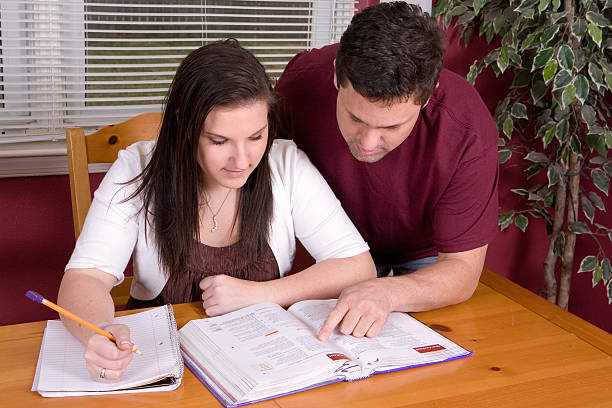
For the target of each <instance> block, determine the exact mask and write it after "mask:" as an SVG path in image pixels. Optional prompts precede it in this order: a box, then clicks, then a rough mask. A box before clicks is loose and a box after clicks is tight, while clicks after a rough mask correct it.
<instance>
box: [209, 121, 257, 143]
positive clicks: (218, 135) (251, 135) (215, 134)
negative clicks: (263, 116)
mask: <svg viewBox="0 0 612 408" xmlns="http://www.w3.org/2000/svg"><path fill="white" fill-rule="evenodd" d="M267 127H268V124H267V123H266V124H265V125H264V126H263V127H261V128H260V129H258V130H257V131H255V132H253V133H251V134H250V135H249V136H248V137H253V136H256V135H257V134H258V133H261V132H262V131H263V130H264V129H265V128H267ZM204 133H205V134H206V135H208V136H214V137H220V138H222V139H228V137H227V136H223V135H220V134H218V133H213V132H204Z"/></svg>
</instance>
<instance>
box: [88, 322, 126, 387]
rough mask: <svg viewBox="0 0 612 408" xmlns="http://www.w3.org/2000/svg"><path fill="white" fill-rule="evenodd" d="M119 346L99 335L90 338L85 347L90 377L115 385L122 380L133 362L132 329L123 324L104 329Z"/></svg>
mask: <svg viewBox="0 0 612 408" xmlns="http://www.w3.org/2000/svg"><path fill="white" fill-rule="evenodd" d="M104 330H106V331H108V332H110V333H111V334H112V335H113V336H115V339H117V344H115V343H113V342H112V341H110V340H109V339H107V338H106V337H104V336H101V335H99V334H94V335H93V336H91V337H90V338H89V340H88V341H87V344H86V346H85V355H84V357H85V363H86V365H87V371H89V375H91V378H93V379H94V380H96V381H99V382H103V383H113V382H117V381H119V380H120V379H121V376H122V375H123V372H124V371H125V369H126V368H127V366H128V364H129V363H130V361H132V354H133V352H132V349H133V347H134V344H133V343H132V342H131V341H130V329H129V328H128V327H127V326H125V325H122V324H113V325H110V326H106V327H104Z"/></svg>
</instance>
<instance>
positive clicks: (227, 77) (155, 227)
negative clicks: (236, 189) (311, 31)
mask: <svg viewBox="0 0 612 408" xmlns="http://www.w3.org/2000/svg"><path fill="white" fill-rule="evenodd" d="M262 100H263V101H265V102H267V103H268V129H269V133H268V142H267V146H266V150H265V153H264V155H263V158H262V159H261V162H260V163H259V165H258V166H257V167H256V168H255V170H254V171H253V172H252V173H251V175H250V176H249V178H248V179H247V181H246V183H245V185H244V186H243V187H242V188H241V189H240V194H239V201H238V209H237V219H238V220H239V223H240V224H239V237H240V238H239V241H238V245H239V248H240V249H241V250H242V251H243V253H244V255H245V256H246V257H247V258H248V259H249V260H255V259H257V258H258V257H260V256H261V255H262V254H263V251H265V250H266V248H267V243H268V231H269V227H270V220H271V217H272V186H271V181H270V166H269V163H268V152H269V151H270V146H271V145H272V141H273V139H274V136H275V134H276V129H277V118H276V114H275V105H276V98H275V95H274V91H273V90H272V85H271V83H270V80H269V78H268V76H267V74H266V72H265V69H264V67H263V66H262V65H261V63H260V62H259V61H258V60H257V59H256V58H255V57H254V56H253V54H251V53H250V52H249V51H247V50H246V49H244V48H242V47H241V46H240V45H239V44H238V42H237V41H236V40H233V39H230V40H225V41H222V42H218V43H214V44H209V45H206V46H204V47H201V48H199V49H197V50H195V51H193V52H191V53H190V54H189V55H188V56H187V57H185V59H184V60H183V61H182V63H181V64H180V66H179V67H178V69H177V71H176V75H175V77H174V80H173V81H172V85H171V87H170V89H169V91H168V94H167V96H166V102H165V110H164V115H163V119H162V123H161V128H160V132H159V138H158V140H157V144H156V146H155V150H154V151H153V153H152V157H151V161H150V162H149V163H148V165H147V166H146V167H145V169H144V170H143V172H142V173H141V174H140V175H139V176H137V177H136V178H135V179H134V180H132V182H136V183H139V184H138V187H137V188H136V191H135V192H134V193H133V194H132V195H131V196H130V197H129V198H128V199H131V198H134V197H136V196H137V195H141V196H142V200H143V206H142V210H143V211H145V219H146V222H147V227H148V226H151V227H152V228H151V229H152V231H153V233H154V235H155V241H156V244H157V246H158V256H159V261H160V263H161V265H162V267H163V269H164V270H165V272H166V273H167V274H168V276H173V275H175V274H182V273H183V272H184V271H185V269H186V263H187V259H188V257H189V255H190V254H192V253H193V251H194V250H195V249H196V246H197V245H198V240H199V235H200V218H199V199H200V197H202V196H203V189H204V188H205V187H203V186H202V183H200V180H202V174H201V172H202V170H201V168H200V166H199V164H198V162H197V149H198V144H199V139H200V134H201V133H202V129H203V128H204V121H205V120H206V117H207V116H208V114H209V113H210V111H211V110H212V109H213V108H214V107H217V106H223V107H234V106H243V105H245V104H250V103H253V102H256V101H262ZM147 239H148V238H147Z"/></svg>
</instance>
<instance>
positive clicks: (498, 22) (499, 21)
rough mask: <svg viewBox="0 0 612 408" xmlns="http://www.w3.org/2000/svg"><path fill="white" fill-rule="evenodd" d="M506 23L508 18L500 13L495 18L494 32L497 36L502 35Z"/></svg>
mask: <svg viewBox="0 0 612 408" xmlns="http://www.w3.org/2000/svg"><path fill="white" fill-rule="evenodd" d="M505 22H506V17H504V15H503V14H501V13H500V14H498V15H497V16H495V18H494V19H493V30H494V31H495V34H499V33H500V31H501V29H502V27H503V26H504V23H505Z"/></svg>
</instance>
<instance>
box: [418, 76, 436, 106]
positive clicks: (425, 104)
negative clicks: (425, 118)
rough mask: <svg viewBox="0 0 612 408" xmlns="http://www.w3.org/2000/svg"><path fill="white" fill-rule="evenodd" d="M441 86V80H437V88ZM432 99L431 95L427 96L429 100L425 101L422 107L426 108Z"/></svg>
mask: <svg viewBox="0 0 612 408" xmlns="http://www.w3.org/2000/svg"><path fill="white" fill-rule="evenodd" d="M439 86H440V81H438V82H436V89H437V88H438V87H439ZM430 99H431V96H430V97H429V98H427V102H425V103H424V104H423V106H421V108H424V107H426V106H427V104H428V103H429V100H430Z"/></svg>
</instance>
